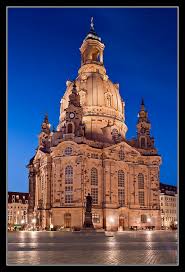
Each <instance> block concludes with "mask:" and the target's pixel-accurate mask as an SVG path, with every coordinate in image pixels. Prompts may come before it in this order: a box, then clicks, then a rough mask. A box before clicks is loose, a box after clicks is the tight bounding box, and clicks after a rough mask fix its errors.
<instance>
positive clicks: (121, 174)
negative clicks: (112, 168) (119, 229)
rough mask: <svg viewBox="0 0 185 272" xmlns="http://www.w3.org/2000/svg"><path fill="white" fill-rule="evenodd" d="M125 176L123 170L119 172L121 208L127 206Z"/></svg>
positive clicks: (119, 201)
mask: <svg viewBox="0 0 185 272" xmlns="http://www.w3.org/2000/svg"><path fill="white" fill-rule="evenodd" d="M124 186H125V174H124V172H123V171H122V170H119V171H118V203H119V205H120V206H124V205H125V188H124Z"/></svg>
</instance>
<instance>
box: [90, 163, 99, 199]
mask: <svg viewBox="0 0 185 272" xmlns="http://www.w3.org/2000/svg"><path fill="white" fill-rule="evenodd" d="M91 196H92V204H98V170H97V169H96V168H95V167H93V168H92V169H91Z"/></svg>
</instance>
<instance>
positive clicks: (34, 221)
mask: <svg viewBox="0 0 185 272" xmlns="http://www.w3.org/2000/svg"><path fill="white" fill-rule="evenodd" d="M32 223H33V230H35V223H36V218H33V219H32Z"/></svg>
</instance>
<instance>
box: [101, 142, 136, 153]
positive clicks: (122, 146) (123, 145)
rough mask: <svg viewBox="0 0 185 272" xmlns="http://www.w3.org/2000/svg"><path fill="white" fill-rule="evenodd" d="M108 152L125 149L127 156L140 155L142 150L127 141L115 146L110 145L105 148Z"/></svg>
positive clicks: (117, 151)
mask: <svg viewBox="0 0 185 272" xmlns="http://www.w3.org/2000/svg"><path fill="white" fill-rule="evenodd" d="M104 150H105V152H107V153H108V154H110V155H111V154H119V152H120V151H123V152H124V154H125V156H126V157H128V156H129V157H139V156H141V154H140V152H139V151H137V150H136V149H135V148H133V147H131V146H130V145H128V144H127V143H126V142H121V143H118V144H115V145H113V146H109V147H107V148H105V149H104Z"/></svg>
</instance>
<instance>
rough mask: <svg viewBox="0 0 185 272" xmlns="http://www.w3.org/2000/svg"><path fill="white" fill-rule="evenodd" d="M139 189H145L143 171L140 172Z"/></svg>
mask: <svg viewBox="0 0 185 272" xmlns="http://www.w3.org/2000/svg"><path fill="white" fill-rule="evenodd" d="M138 189H144V175H143V174H142V173H139V174H138Z"/></svg>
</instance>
